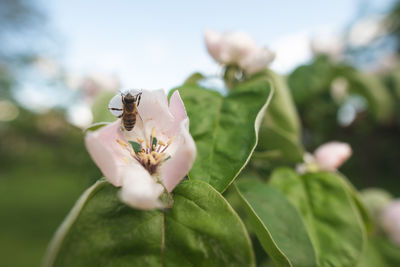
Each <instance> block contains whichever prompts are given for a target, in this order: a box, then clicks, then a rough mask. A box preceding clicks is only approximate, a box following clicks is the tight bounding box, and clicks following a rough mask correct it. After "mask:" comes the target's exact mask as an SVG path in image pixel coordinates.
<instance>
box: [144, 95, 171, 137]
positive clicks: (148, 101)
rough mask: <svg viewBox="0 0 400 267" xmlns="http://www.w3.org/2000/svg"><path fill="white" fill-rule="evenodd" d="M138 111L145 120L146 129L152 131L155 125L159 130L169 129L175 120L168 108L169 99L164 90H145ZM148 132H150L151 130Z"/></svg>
mask: <svg viewBox="0 0 400 267" xmlns="http://www.w3.org/2000/svg"><path fill="white" fill-rule="evenodd" d="M138 111H139V115H140V118H141V119H142V120H143V125H145V127H146V131H151V129H152V127H153V126H155V127H156V128H157V129H158V130H160V129H168V128H169V127H171V124H173V122H174V117H173V116H172V114H171V113H170V111H169V108H168V100H167V96H166V94H165V92H164V90H156V91H147V90H144V91H143V93H142V97H141V100H140V104H139V107H138ZM147 128H148V129H147ZM147 134H150V132H148V133H147Z"/></svg>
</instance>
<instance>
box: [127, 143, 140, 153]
mask: <svg viewBox="0 0 400 267" xmlns="http://www.w3.org/2000/svg"><path fill="white" fill-rule="evenodd" d="M129 143H130V144H131V146H132V149H133V151H135V153H139V152H140V151H141V150H142V149H141V146H140V144H139V143H138V142H134V141H129Z"/></svg>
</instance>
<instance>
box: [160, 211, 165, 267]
mask: <svg viewBox="0 0 400 267" xmlns="http://www.w3.org/2000/svg"><path fill="white" fill-rule="evenodd" d="M162 216H163V220H162V227H161V229H162V233H161V234H162V236H161V267H164V250H165V212H164V211H162Z"/></svg>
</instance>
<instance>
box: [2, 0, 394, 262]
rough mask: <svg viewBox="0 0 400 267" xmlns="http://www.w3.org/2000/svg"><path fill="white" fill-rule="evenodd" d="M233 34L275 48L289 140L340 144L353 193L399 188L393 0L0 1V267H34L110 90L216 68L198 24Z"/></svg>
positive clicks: (85, 179)
mask: <svg viewBox="0 0 400 267" xmlns="http://www.w3.org/2000/svg"><path fill="white" fill-rule="evenodd" d="M207 28H210V29H214V30H216V31H227V30H240V31H244V32H247V33H249V34H250V35H251V36H252V37H254V38H255V39H256V41H257V42H258V43H259V44H263V45H267V46H268V47H269V48H270V49H271V50H273V51H275V52H276V55H277V56H276V59H275V61H274V62H273V64H272V65H271V69H272V70H274V71H276V72H277V73H279V74H282V75H285V76H286V78H287V82H288V84H289V86H290V90H291V92H292V96H293V98H294V100H295V103H296V106H297V109H298V112H299V114H300V117H301V120H302V124H303V143H304V145H305V147H306V149H307V150H309V151H313V150H314V149H315V147H317V146H318V145H320V144H322V143H324V142H327V141H330V140H340V141H345V142H348V143H350V144H351V146H352V147H353V150H354V154H353V157H352V158H351V159H350V160H349V162H348V163H346V164H345V165H344V167H343V168H342V169H341V171H342V172H343V173H344V174H345V175H347V176H348V177H349V178H350V179H351V180H352V181H353V183H354V184H355V185H356V186H357V187H358V188H360V189H361V188H365V187H370V186H380V187H383V188H385V189H387V190H388V191H390V192H391V193H393V194H394V195H395V196H400V186H399V185H400V164H398V161H399V160H400V104H399V103H400V65H399V57H398V55H399V52H400V45H399V44H400V42H399V41H400V5H399V2H397V1H394V0H357V1H348V0H338V1H331V2H329V3H328V2H323V1H316V0H310V1H275V2H272V1H256V0H249V1H241V2H237V3H233V2H232V1H218V3H216V2H215V1H209V0H206V1H202V2H201V3H193V2H192V3H185V2H182V1H168V2H155V1H153V2H146V3H145V2H141V3H135V2H133V1H122V0H119V1H94V0H90V1H89V0H88V1H78V0H72V1H65V0H64V1H62V0H57V1H47V2H46V1H39V0H36V1H35V0H31V1H28V0H0V214H1V217H0V266H39V265H40V262H41V259H42V257H43V254H44V252H45V249H46V246H47V243H48V241H49V240H50V238H51V236H52V235H53V233H54V231H55V230H56V229H57V227H58V225H59V224H60V223H61V221H62V220H63V218H64V217H65V216H66V214H67V212H68V211H69V210H70V208H71V207H72V205H73V203H74V202H75V200H76V199H77V198H78V197H79V195H80V194H81V193H82V192H83V190H84V189H85V188H87V187H88V186H89V185H90V184H91V183H93V182H94V181H95V180H96V179H98V178H99V177H100V176H101V174H100V172H99V170H98V169H97V168H96V166H95V165H94V163H92V161H91V159H90V158H89V156H88V154H87V152H86V150H85V147H84V143H83V138H84V134H83V131H82V129H84V128H85V127H87V126H88V125H90V124H91V123H92V122H98V121H111V120H114V118H113V117H112V116H111V115H110V114H109V113H108V110H107V109H106V105H107V103H108V101H109V99H110V97H111V96H113V95H114V94H115V93H116V91H117V90H119V89H122V88H146V89H158V88H163V89H164V90H166V91H168V90H169V89H171V88H173V87H175V86H178V85H180V84H182V82H183V81H184V80H185V79H186V78H187V77H188V76H189V75H190V74H191V73H193V72H195V71H201V72H203V73H206V74H209V75H217V74H219V73H220V72H221V68H220V67H219V66H218V65H217V64H216V63H215V62H213V60H212V58H211V57H210V56H208V54H207V51H206V48H205V45H204V41H203V31H204V30H205V29H207Z"/></svg>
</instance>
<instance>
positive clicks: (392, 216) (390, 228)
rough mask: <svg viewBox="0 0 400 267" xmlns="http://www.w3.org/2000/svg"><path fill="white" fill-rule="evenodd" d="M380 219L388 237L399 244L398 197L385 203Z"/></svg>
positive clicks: (399, 213)
mask: <svg viewBox="0 0 400 267" xmlns="http://www.w3.org/2000/svg"><path fill="white" fill-rule="evenodd" d="M380 219H381V220H380V221H381V226H382V228H383V230H384V231H385V232H386V233H387V235H388V236H389V238H390V239H392V241H393V242H394V243H396V244H398V245H400V199H398V200H395V201H393V202H391V203H390V204H389V205H387V206H386V208H384V210H383V211H382V215H381V218H380Z"/></svg>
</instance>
